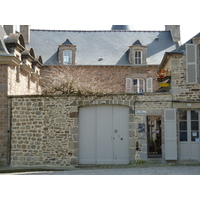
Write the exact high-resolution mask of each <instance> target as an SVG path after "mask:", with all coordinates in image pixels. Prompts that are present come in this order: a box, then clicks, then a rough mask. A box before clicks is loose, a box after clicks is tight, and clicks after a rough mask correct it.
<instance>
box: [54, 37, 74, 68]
mask: <svg viewBox="0 0 200 200" xmlns="http://www.w3.org/2000/svg"><path fill="white" fill-rule="evenodd" d="M75 52H76V46H75V45H73V44H72V43H71V42H70V41H69V39H67V40H66V41H65V42H64V43H63V44H62V45H59V47H58V62H59V63H60V65H75Z"/></svg>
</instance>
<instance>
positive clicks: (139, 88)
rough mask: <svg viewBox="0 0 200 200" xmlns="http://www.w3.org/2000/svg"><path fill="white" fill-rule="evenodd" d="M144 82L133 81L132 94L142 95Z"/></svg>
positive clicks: (140, 80) (139, 80) (141, 80)
mask: <svg viewBox="0 0 200 200" xmlns="http://www.w3.org/2000/svg"><path fill="white" fill-rule="evenodd" d="M144 86H145V84H144V80H143V79H133V92H134V93H142V92H144V91H145V88H144Z"/></svg>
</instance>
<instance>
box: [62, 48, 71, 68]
mask: <svg viewBox="0 0 200 200" xmlns="http://www.w3.org/2000/svg"><path fill="white" fill-rule="evenodd" d="M63 64H65V65H69V64H71V51H63Z"/></svg>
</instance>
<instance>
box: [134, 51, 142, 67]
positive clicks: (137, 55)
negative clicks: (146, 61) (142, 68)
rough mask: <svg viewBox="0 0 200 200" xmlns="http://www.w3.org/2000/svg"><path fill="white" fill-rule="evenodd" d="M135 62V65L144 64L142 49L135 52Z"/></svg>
mask: <svg viewBox="0 0 200 200" xmlns="http://www.w3.org/2000/svg"><path fill="white" fill-rule="evenodd" d="M134 55H135V56H134V57H135V59H134V64H135V65H141V64H142V51H135V53H134Z"/></svg>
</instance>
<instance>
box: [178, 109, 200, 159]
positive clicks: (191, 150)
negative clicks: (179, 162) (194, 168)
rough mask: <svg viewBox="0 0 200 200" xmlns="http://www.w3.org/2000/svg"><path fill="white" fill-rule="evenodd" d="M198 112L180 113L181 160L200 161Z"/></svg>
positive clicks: (187, 111) (182, 111)
mask: <svg viewBox="0 0 200 200" xmlns="http://www.w3.org/2000/svg"><path fill="white" fill-rule="evenodd" d="M199 119H200V112H199V111H198V110H180V111H179V157H180V159H187V160H188V159H189V160H190V159H191V160H199V159H200V142H199V127H200V126H199V123H200V120H199Z"/></svg>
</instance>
